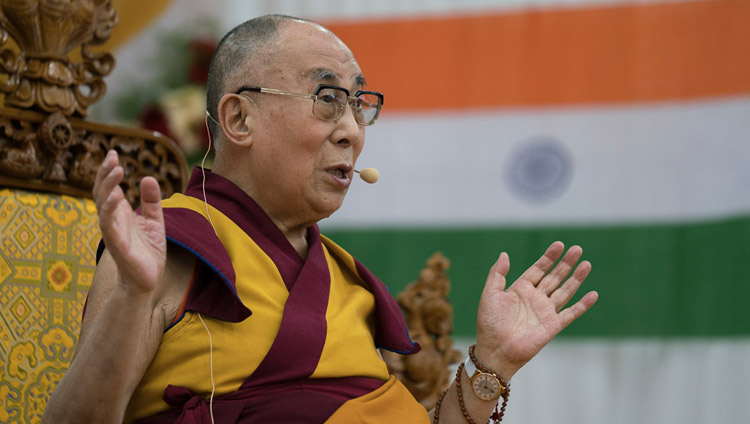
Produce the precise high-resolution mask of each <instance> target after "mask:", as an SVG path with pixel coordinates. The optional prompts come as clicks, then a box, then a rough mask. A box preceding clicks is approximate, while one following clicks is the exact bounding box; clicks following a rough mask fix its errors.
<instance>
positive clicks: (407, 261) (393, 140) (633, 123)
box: [325, 1, 750, 424]
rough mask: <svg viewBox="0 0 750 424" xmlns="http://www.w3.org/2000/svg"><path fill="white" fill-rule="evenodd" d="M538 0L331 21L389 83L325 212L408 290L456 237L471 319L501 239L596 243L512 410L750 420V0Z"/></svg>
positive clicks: (351, 243)
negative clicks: (588, 300)
mask: <svg viewBox="0 0 750 424" xmlns="http://www.w3.org/2000/svg"><path fill="white" fill-rule="evenodd" d="M529 3H530V5H529V7H520V6H519V7H517V8H512V9H507V8H505V9H503V8H501V9H499V10H496V9H493V8H492V7H489V5H488V7H487V9H486V10H469V11H464V12H462V11H460V10H459V11H456V10H453V11H450V13H439V12H433V13H430V14H414V15H412V14H407V15H401V14H396V13H394V15H393V16H387V17H376V18H365V17H364V16H362V17H359V18H356V19H353V18H347V19H341V18H339V19H332V20H331V21H329V22H326V23H327V24H328V25H329V27H330V28H331V29H332V30H333V31H334V32H335V33H337V34H338V35H339V36H340V37H341V38H342V39H343V40H344V41H345V42H346V43H347V44H348V45H349V46H350V47H351V48H352V50H353V51H354V53H355V56H356V57H357V58H358V60H359V62H360V65H361V66H362V69H363V70H364V72H365V76H366V77H367V78H368V85H369V86H370V87H372V88H373V89H376V90H382V91H383V92H384V93H386V100H385V111H384V113H383V116H382V118H381V120H380V121H379V122H378V123H377V124H376V125H375V126H373V127H372V128H370V129H368V138H367V143H368V144H367V146H366V147H365V153H364V154H363V156H362V157H361V159H360V161H359V165H360V166H362V167H367V166H375V167H377V168H379V170H380V171H381V176H382V178H381V180H380V182H378V184H376V185H375V186H366V185H365V184H357V185H355V186H354V187H353V188H352V190H351V192H350V198H348V199H347V202H348V203H346V204H345V206H344V208H343V209H342V210H341V211H340V212H339V213H337V214H336V215H334V216H333V217H332V218H331V219H330V222H328V223H326V225H325V229H326V230H327V232H328V233H329V234H330V235H331V236H332V237H333V238H334V239H336V240H338V241H339V242H341V243H342V244H343V245H344V246H345V247H347V248H349V249H351V250H352V251H353V253H354V254H355V255H356V256H359V257H360V258H361V259H362V260H363V261H364V262H365V263H367V264H369V265H370V266H371V267H372V268H373V270H374V271H375V273H376V274H378V275H380V276H381V277H382V278H383V279H384V280H385V281H388V282H390V283H391V284H392V286H393V289H394V291H395V290H398V289H399V288H400V287H401V286H400V285H401V284H403V283H405V282H408V281H411V280H413V279H414V278H415V277H416V268H417V265H418V264H420V263H422V262H423V261H424V260H425V259H426V258H427V257H428V256H429V255H430V254H431V253H432V252H434V251H436V250H439V251H442V252H443V253H444V254H445V255H446V256H447V257H448V258H450V259H451V261H452V265H453V266H452V268H451V271H450V272H451V278H452V281H453V289H452V293H451V299H452V301H453V304H454V305H455V313H456V317H455V332H456V334H457V335H458V336H465V337H469V338H471V337H473V336H474V331H475V320H476V315H475V311H476V306H477V302H478V297H479V293H480V292H481V287H482V284H483V282H484V279H485V277H486V273H487V270H488V268H489V266H490V265H491V264H492V263H493V261H494V260H495V259H496V257H497V254H498V253H499V252H500V251H501V250H506V251H508V252H509V254H510V257H511V274H512V275H513V276H514V277H515V276H517V275H519V274H520V273H521V272H522V271H523V270H524V269H525V268H526V267H527V266H528V265H529V264H531V263H532V262H533V261H534V260H535V258H536V257H537V256H538V255H539V254H540V253H541V252H543V251H544V248H545V247H546V246H547V245H548V244H549V243H550V242H552V241H554V240H562V241H564V242H565V243H566V244H568V245H571V244H580V245H581V246H582V247H583V248H584V253H585V256H586V258H587V259H589V260H590V261H591V262H592V264H593V273H592V275H591V277H590V279H589V280H588V281H587V282H586V287H588V288H589V289H596V290H598V291H599V292H600V295H601V297H600V301H599V304H598V305H596V306H595V308H594V309H593V310H592V311H591V312H590V313H589V314H588V315H587V316H585V317H583V318H582V319H580V320H579V321H578V322H576V323H574V324H573V325H572V326H571V327H570V328H568V329H567V330H565V332H564V333H563V334H562V335H561V337H560V339H559V341H557V342H555V343H554V344H553V345H552V346H550V349H549V350H547V351H545V352H544V353H543V354H542V355H541V356H540V357H539V358H536V359H535V360H534V361H533V362H532V363H531V364H530V365H529V367H528V369H526V370H523V371H522V372H521V373H519V375H518V376H517V378H516V382H514V385H515V389H514V392H513V396H512V400H511V405H510V407H509V409H510V411H509V414H508V417H507V420H508V422H526V423H561V422H569V423H582V422H587V423H592V424H593V423H623V424H624V423H631V422H641V423H677V422H681V423H687V422H692V423H737V422H750V407H748V402H747V401H748V400H750V384H749V383H748V382H747V380H748V378H750V342H749V340H750V337H748V336H750V316H749V315H748V312H747V310H748V306H747V304H748V302H749V301H750V278H748V277H747V274H746V268H747V265H748V264H750V237H749V236H750V2H747V1H690V2H614V3H613V2H609V3H608V4H602V3H591V4H587V3H586V2H576V4H575V5H574V6H571V5H570V4H563V2H545V4H542V5H534V4H531V2H529ZM563 6H565V7H563Z"/></svg>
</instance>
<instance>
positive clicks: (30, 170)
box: [0, 108, 188, 205]
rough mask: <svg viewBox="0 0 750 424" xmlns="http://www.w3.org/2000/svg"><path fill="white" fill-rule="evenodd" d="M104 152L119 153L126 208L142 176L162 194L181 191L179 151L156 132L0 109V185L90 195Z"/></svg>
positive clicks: (182, 170) (184, 166)
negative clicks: (158, 186) (150, 179)
mask: <svg viewBox="0 0 750 424" xmlns="http://www.w3.org/2000/svg"><path fill="white" fill-rule="evenodd" d="M109 149H115V150H117V151H118V153H119V155H120V163H121V164H122V165H123V167H124V169H125V177H124V180H123V182H122V184H121V187H122V188H123V191H124V192H125V196H126V198H127V199H128V201H129V202H130V203H131V204H133V205H137V204H138V200H139V196H138V182H139V181H140V180H141V178H143V177H144V176H146V175H150V176H153V177H154V178H156V180H157V181H158V182H159V185H160V186H161V189H162V194H163V195H164V196H169V195H171V194H172V193H175V192H179V191H181V190H182V189H183V188H184V187H183V186H184V184H185V182H186V181H187V172H188V170H187V164H186V163H185V159H184V157H183V155H182V152H181V151H180V150H178V148H177V147H176V146H175V145H174V144H173V143H172V142H171V141H170V140H169V139H166V138H164V137H163V136H161V135H159V134H157V133H153V132H149V131H145V130H138V129H134V128H121V127H116V126H112V125H105V124H99V123H95V122H87V121H84V120H82V119H77V118H66V117H65V116H63V115H62V114H61V113H53V114H51V115H44V114H41V113H36V112H29V111H22V110H18V109H5V108H3V109H0V185H9V186H15V187H23V188H29V189H34V190H43V191H53V192H60V193H65V194H70V195H75V196H84V197H91V189H92V188H93V186H94V178H95V176H96V170H97V168H98V167H99V165H100V164H101V162H102V160H103V159H104V156H105V154H106V153H107V151H108V150H109Z"/></svg>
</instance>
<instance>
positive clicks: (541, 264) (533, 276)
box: [517, 241, 565, 286]
mask: <svg viewBox="0 0 750 424" xmlns="http://www.w3.org/2000/svg"><path fill="white" fill-rule="evenodd" d="M564 250H565V245H564V244H562V242H560V241H556V242H554V243H552V244H551V245H550V246H549V247H548V248H547V251H545V252H544V255H542V257H541V258H539V259H538V260H537V261H536V262H535V263H534V265H532V266H531V267H529V269H527V270H526V272H524V273H523V275H521V277H519V278H518V280H517V281H529V282H531V284H532V285H534V286H536V285H537V284H539V282H540V281H542V278H544V276H545V275H547V272H548V271H549V270H550V269H551V268H552V265H554V264H555V262H557V260H558V259H560V255H562V252H563V251H564Z"/></svg>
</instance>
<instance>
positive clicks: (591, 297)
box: [559, 291, 599, 329]
mask: <svg viewBox="0 0 750 424" xmlns="http://www.w3.org/2000/svg"><path fill="white" fill-rule="evenodd" d="M597 299H599V293H597V292H595V291H590V292H588V293H586V295H585V296H583V297H582V298H581V300H579V301H578V302H576V303H575V304H573V306H571V307H569V308H566V309H564V310H562V311H561V312H560V314H559V317H560V325H561V326H562V327H561V329H564V328H565V327H567V326H569V325H570V323H571V322H573V321H575V320H576V319H577V318H578V317H580V316H581V315H583V314H584V313H585V312H586V311H588V310H589V309H591V307H592V306H594V303H596V301H597Z"/></svg>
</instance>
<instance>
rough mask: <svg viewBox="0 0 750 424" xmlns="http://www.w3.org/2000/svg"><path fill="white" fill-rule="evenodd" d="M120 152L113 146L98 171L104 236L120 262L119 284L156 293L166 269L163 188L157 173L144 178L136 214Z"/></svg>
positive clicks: (98, 200)
mask: <svg viewBox="0 0 750 424" xmlns="http://www.w3.org/2000/svg"><path fill="white" fill-rule="evenodd" d="M124 173H125V171H124V169H123V168H122V166H120V165H119V162H118V156H117V152H115V151H114V150H110V151H109V152H107V156H105V158H104V160H103V161H102V164H101V166H100V167H99V170H98V171H97V173H96V182H95V183H94V190H93V194H94V201H95V202H96V207H97V210H98V214H99V227H100V228H101V231H102V238H103V239H104V243H105V245H106V246H107V250H109V252H110V254H111V255H112V258H113V259H114V261H115V263H116V264H117V269H118V273H119V281H118V282H119V285H120V286H121V288H124V289H127V290H128V291H131V290H133V291H134V292H133V293H132V294H136V293H143V294H145V293H152V292H153V290H154V289H155V288H156V286H157V282H158V281H159V279H160V278H161V276H162V274H163V273H164V266H165V263H166V257H167V242H166V239H165V237H164V216H163V214H162V208H161V190H160V189H159V183H158V182H157V181H156V179H154V178H153V177H144V178H143V179H142V180H141V184H140V191H141V215H138V214H136V213H135V212H134V211H133V208H132V207H131V206H130V204H129V203H128V201H127V200H126V199H125V194H124V193H123V191H122V189H121V188H120V186H119V185H118V184H119V183H120V182H121V181H122V178H123V176H124Z"/></svg>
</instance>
